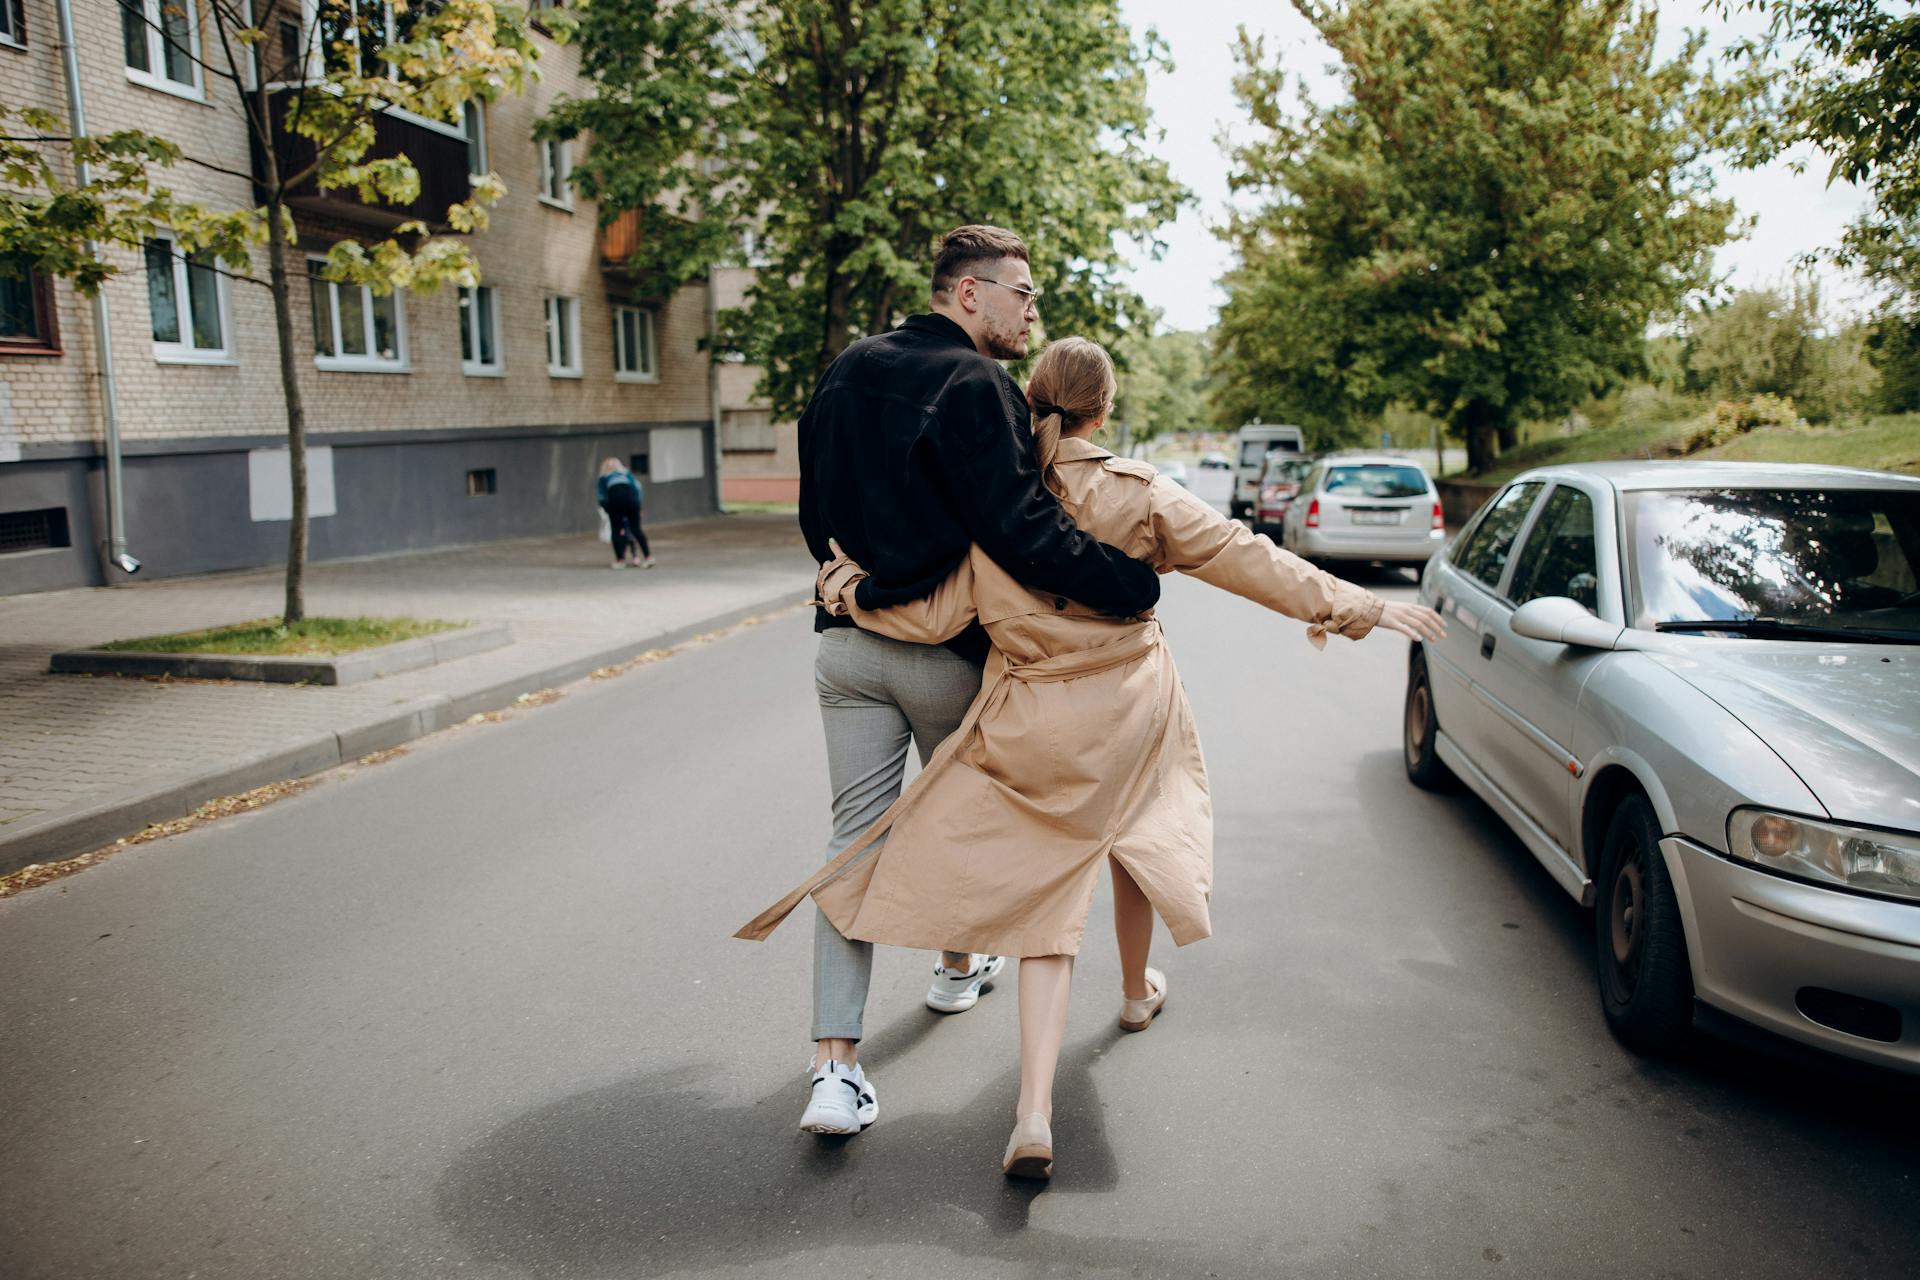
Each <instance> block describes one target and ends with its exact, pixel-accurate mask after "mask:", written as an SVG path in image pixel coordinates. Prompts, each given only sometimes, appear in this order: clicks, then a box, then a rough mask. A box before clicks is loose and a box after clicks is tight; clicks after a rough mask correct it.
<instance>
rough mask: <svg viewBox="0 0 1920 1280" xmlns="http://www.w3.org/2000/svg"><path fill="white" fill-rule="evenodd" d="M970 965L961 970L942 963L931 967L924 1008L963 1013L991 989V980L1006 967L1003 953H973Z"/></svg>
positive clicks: (937, 1011) (938, 1011)
mask: <svg viewBox="0 0 1920 1280" xmlns="http://www.w3.org/2000/svg"><path fill="white" fill-rule="evenodd" d="M971 958H972V961H973V965H972V967H971V968H969V969H968V970H967V971H966V972H964V973H962V972H960V971H958V970H955V969H948V968H945V967H943V966H941V965H935V966H934V967H933V985H932V986H930V987H928V988H927V1008H929V1009H931V1010H933V1011H934V1012H935V1013H964V1012H965V1011H966V1010H968V1009H971V1008H973V1006H974V1005H976V1004H979V1003H980V997H981V995H982V994H983V993H984V992H988V991H991V990H993V980H994V979H995V978H996V977H998V976H999V974H1000V971H1001V970H1002V969H1004V968H1006V967H1007V958H1006V957H1005V956H983V955H980V954H978V953H975V954H974V955H973V956H972V957H971Z"/></svg>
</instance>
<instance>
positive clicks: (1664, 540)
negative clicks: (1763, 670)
mask: <svg viewBox="0 0 1920 1280" xmlns="http://www.w3.org/2000/svg"><path fill="white" fill-rule="evenodd" d="M1626 518H1627V544H1628V547H1629V555H1630V556H1631V564H1630V566H1629V569H1628V573H1629V575H1630V578H1631V581H1632V584H1633V597H1634V626H1636V627H1642V628H1653V627H1658V626H1659V625H1660V624H1662V623H1667V624H1670V625H1674V624H1678V626H1684V625H1686V624H1689V623H1701V622H1749V623H1750V622H1752V621H1754V620H1756V619H1764V620H1768V621H1778V622H1782V623H1786V624H1799V625H1805V626H1809V627H1823V628H1844V629H1853V630H1859V631H1863V632H1880V633H1883V634H1884V633H1895V634H1906V633H1910V634H1911V635H1912V636H1913V638H1914V639H1915V640H1920V584H1917V583H1916V580H1915V579H1916V572H1915V569H1916V566H1920V492H1915V491H1906V490H1875V489H1700V490H1688V491H1679V492H1668V491H1648V492H1639V493H1629V494H1628V495H1626ZM1754 634H1762V633H1759V632H1755V633H1754ZM1766 634H1774V633H1766Z"/></svg>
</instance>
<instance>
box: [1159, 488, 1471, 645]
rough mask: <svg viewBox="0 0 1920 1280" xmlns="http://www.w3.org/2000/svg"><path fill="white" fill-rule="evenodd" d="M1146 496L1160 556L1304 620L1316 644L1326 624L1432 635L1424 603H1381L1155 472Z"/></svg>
mask: <svg viewBox="0 0 1920 1280" xmlns="http://www.w3.org/2000/svg"><path fill="white" fill-rule="evenodd" d="M1149 499H1150V502H1151V506H1152V520H1153V535H1154V541H1155V542H1156V544H1157V545H1158V547H1159V552H1160V562H1161V564H1162V565H1163V566H1164V567H1165V568H1168V569H1172V570H1177V571H1178V572H1180V573H1185V574H1189V575H1191V576H1192V577H1195V578H1198V579H1200V580H1201V581H1202V582H1206V583H1210V584H1212V585H1213V586H1216V587H1219V588H1221V589H1222V590H1224V591H1231V592H1233V593H1234V594H1235V595H1238V596H1245V597H1246V598H1247V599H1249V600H1252V601H1253V602H1254V603H1256V604H1261V605H1265V606H1266V607H1267V608H1269V609H1272V610H1273V611H1274V612H1276V613H1284V614H1286V615H1287V616H1288V617H1290V618H1299V619H1300V620H1301V621H1303V622H1307V623H1311V624H1312V625H1311V626H1310V627H1309V629H1308V631H1307V638H1308V639H1309V640H1311V641H1312V642H1313V643H1314V645H1315V646H1316V647H1319V646H1324V645H1325V644H1326V642H1327V641H1326V633H1327V632H1329V631H1331V632H1333V633H1335V634H1336V635H1343V636H1346V637H1348V638H1349V639H1352V640H1358V639H1360V638H1361V637H1362V636H1364V635H1366V634H1367V633H1368V632H1370V631H1372V630H1373V628H1374V627H1376V626H1385V627H1387V628H1389V629H1390V630H1393V631H1397V632H1399V633H1401V634H1402V635H1406V636H1411V637H1415V638H1418V639H1429V640H1432V639H1438V638H1439V636H1440V634H1441V624H1440V615H1439V614H1436V613H1434V612H1433V610H1431V609H1428V608H1426V607H1425V606H1424V605H1406V604H1389V603H1388V602H1387V601H1385V600H1383V599H1381V598H1380V597H1379V596H1376V595H1374V594H1373V592H1371V591H1368V590H1366V589H1365V588H1364V587H1357V586H1355V585H1354V584H1353V583H1351V582H1347V581H1345V580H1343V579H1340V578H1336V577H1334V576H1333V575H1332V574H1330V573H1327V572H1325V571H1324V570H1320V569H1316V568H1314V567H1313V566H1312V565H1310V564H1308V563H1307V562H1306V561H1305V560H1302V559H1301V558H1300V557H1299V556H1296V555H1294V554H1293V553H1292V552H1291V551H1283V550H1282V549H1280V548H1279V547H1276V546H1274V545H1273V543H1272V542H1271V541H1269V540H1268V539H1266V538H1262V537H1258V536H1256V535H1254V534H1253V533H1251V532H1249V531H1248V529H1247V527H1246V526H1245V525H1243V524H1241V523H1240V522H1239V521H1237V520H1229V519H1227V518H1226V517H1225V516H1223V515H1221V514H1220V513H1219V512H1218V511H1216V510H1214V508H1213V507H1212V506H1210V505H1209V504H1207V503H1205V502H1202V501H1201V500H1200V499H1199V498H1197V497H1195V496H1194V495H1193V494H1191V493H1189V492H1188V491H1187V490H1186V489H1183V488H1181V487H1180V486H1179V485H1177V484H1174V483H1173V482H1172V481H1171V480H1166V479H1158V478H1156V479H1155V480H1154V482H1153V485H1152V489H1151V492H1150V494H1149Z"/></svg>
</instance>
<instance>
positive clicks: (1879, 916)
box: [1405, 462, 1920, 1072]
mask: <svg viewBox="0 0 1920 1280" xmlns="http://www.w3.org/2000/svg"><path fill="white" fill-rule="evenodd" d="M1917 578H1920V478H1915V477H1907V476H1895V475H1888V474H1885V473H1881V472H1873V471H1857V470H1851V469H1846V468H1839V467H1812V466H1769V465H1757V464H1744V463H1708V462H1695V463H1690V462H1655V463H1597V464H1589V465H1579V466H1563V467H1546V468H1542V469H1539V470H1536V471H1530V472H1527V473H1526V474H1524V475H1521V476H1519V477H1517V478H1516V479H1515V480H1513V481H1512V482H1511V483H1510V484H1509V485H1508V486H1507V487H1506V488H1505V489H1504V490H1503V491H1502V492H1500V493H1499V494H1498V495H1496V496H1495V497H1494V498H1493V500H1492V501H1490V502H1488V503H1487V504H1486V505H1485V506H1484V507H1483V508H1481V510H1480V511H1479V512H1478V513H1477V514H1476V515H1475V516H1474V518H1473V519H1472V521H1470V522H1469V523H1468V524H1467V525H1466V527H1465V528H1463V529H1462V530H1461V532H1460V534H1459V536H1458V537H1457V538H1456V539H1455V540H1454V541H1453V542H1452V543H1451V544H1450V545H1449V546H1448V547H1447V548H1446V550H1445V551H1444V552H1443V553H1442V554H1441V555H1440V556H1438V557H1436V558H1435V559H1434V560H1433V562H1432V563H1431V564H1429V566H1428V567H1427V570H1426V572H1425V574H1424V575H1423V577H1422V580H1421V584H1420V595H1421V599H1422V600H1424V601H1425V602H1426V603H1428V604H1431V605H1432V606H1433V607H1434V608H1436V609H1438V610H1440V611H1441V612H1442V613H1443V614H1445V615H1447V637H1446V639H1445V640H1443V641H1441V642H1439V643H1437V644H1431V645H1416V646H1414V647H1413V650H1412V654H1411V657H1410V659H1409V668H1408V677H1407V699H1406V717H1405V725H1406V728H1405V749H1406V766H1407V774H1408V776H1409V777H1410V778H1412V779H1413V781H1414V782H1415V783H1417V784H1419V785H1421V786H1425V787H1436V786H1440V785H1442V784H1443V783H1445V782H1446V781H1447V780H1448V778H1449V777H1450V776H1452V777H1457V778H1459V779H1460V780H1461V781H1464V782H1465V783H1466V785H1467V786H1469V787H1470V788H1472V789H1473V790H1474V791H1475V792H1476V793H1478V794H1479V796H1480V797H1481V798H1482V799H1483V800H1485V801H1486V802H1487V804H1488V805H1490V806H1491V807H1492V808H1493V809H1494V811H1495V812H1496V813H1498V814H1499V815H1500V816H1501V818H1503V819H1504V820H1505V821H1506V822H1507V824H1508V825H1509V826H1511V827H1512V828H1513V830H1514V832H1515V833H1516V834H1517V835H1518V836H1519V838H1520V839H1521V840H1522V841H1523V842H1524V843H1525V844H1526V845H1527V847H1528V848H1529V849H1531V850H1532V851H1533V854H1534V856H1535V857H1537V858H1538V859H1539V860H1540V862H1541V863H1542V864H1543V865H1545V867H1546V869H1547V870H1548V872H1549V873H1551V875H1552V876H1553V878H1554V879H1555V880H1557V881H1558V882H1559V883H1560V885H1561V886H1562V887H1563V888H1564V889H1565V890H1566V891H1567V892H1568V893H1569V894H1571V895H1573V896H1574V897H1575V898H1577V899H1579V900H1580V902H1581V903H1582V904H1584V905H1587V906H1591V907H1592V908H1593V909H1594V915H1593V951H1594V961H1595V967H1596V969H1597V971H1598V976H1599V988H1600V1004H1601V1008H1602V1010H1603V1011H1604V1013H1605V1015H1606V1019H1607V1022H1608V1024H1609V1025H1610V1026H1611V1027H1612V1029H1613V1030H1614V1032H1615V1033H1616V1034H1617V1035H1618V1036H1619V1037H1620V1038H1621V1039H1622V1040H1623V1041H1625V1042H1626V1043H1627V1044H1629V1045H1632V1046H1633V1047H1635V1048H1638V1049H1642V1050H1646V1051H1653V1052H1657V1051H1660V1050H1663V1049H1670V1048H1673V1047H1675V1046H1676V1045H1677V1044H1678V1043H1680V1041H1681V1040H1682V1039H1683V1038H1684V1036H1685V1035H1686V1033H1687V1031H1688V1029H1689V1028H1690V1027H1691V1026H1692V1025H1693V1024H1694V1022H1695V1019H1696V1017H1698V1018H1699V1019H1700V1021H1701V1022H1702V1023H1703V1024H1717V1025H1719V1026H1721V1027H1723V1028H1728V1029H1736V1030H1737V1029H1739V1028H1741V1027H1742V1026H1743V1025H1746V1026H1755V1027H1760V1028H1763V1029H1764V1030H1766V1031H1770V1032H1774V1033H1777V1034H1778V1035H1780V1036H1785V1037H1788V1038H1790V1039H1792V1040H1795V1041H1799V1042H1802V1043H1803V1044H1807V1045H1812V1046H1815V1047H1817V1048H1820V1049H1824V1050H1828V1051H1831V1052H1833V1053H1837V1054H1842V1055H1845V1056H1847V1057H1850V1058H1855V1059H1860V1060H1862V1061H1866V1062H1871V1063H1877V1064H1880V1065H1882V1066H1887V1067H1892V1068H1896V1069H1899V1070H1903V1071H1909V1072H1920V581H1917V580H1916V579H1917Z"/></svg>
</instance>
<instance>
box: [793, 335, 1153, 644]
mask: <svg viewBox="0 0 1920 1280" xmlns="http://www.w3.org/2000/svg"><path fill="white" fill-rule="evenodd" d="M800 528H801V531H802V532H803V533H804V534H805V535H806V539H807V548H808V550H810V551H812V552H813V555H814V558H815V559H816V560H818V561H820V562H821V563H822V564H824V563H826V562H827V561H829V560H831V559H833V558H834V556H833V552H832V551H831V550H830V549H829V548H828V546H827V540H828V539H829V538H832V539H834V540H836V541H837V542H839V544H840V546H841V547H842V548H844V549H845V551H846V553H847V555H848V556H850V557H852V559H853V560H855V561H856V562H858V563H859V564H860V565H861V566H862V567H863V568H865V569H866V570H867V571H868V573H869V574H870V575H871V576H870V577H869V578H868V579H867V580H866V581H865V582H862V583H861V584H860V588H859V603H860V606H861V607H862V608H865V609H878V608H884V607H885V606H887V605H890V604H900V603H904V602H906V601H909V600H919V599H923V598H924V597H926V596H928V595H930V594H932V592H933V589H934V588H935V587H937V586H939V585H940V584H941V583H942V582H944V581H946V578H947V575H948V574H950V573H952V572H953V570H954V569H955V567H957V566H958V565H959V564H960V562H961V561H963V560H965V559H966V558H967V553H968V551H969V549H970V548H971V547H972V545H973V544H974V543H976V542H977V543H979V544H980V548H981V550H983V551H985V552H986V553H987V554H988V555H989V556H991V557H992V558H993V560H994V561H995V563H997V564H999V565H1000V566H1001V567H1002V568H1003V569H1005V570H1006V571H1007V572H1008V573H1009V574H1011V575H1012V576H1013V577H1014V578H1015V579H1017V580H1019V581H1020V582H1022V583H1024V584H1025V585H1027V586H1029V587H1034V588H1037V589H1039V590H1041V591H1051V592H1055V593H1057V594H1058V595H1060V596H1063V597H1066V598H1068V599H1072V600H1077V601H1079V602H1080V603H1082V604H1085V605H1088V606H1091V607H1092V608H1095V609H1098V610H1100V611H1101V612H1102V613H1110V614H1113V615H1115V616H1117V617H1129V616H1132V615H1134V614H1138V613H1143V612H1145V611H1146V610H1148V609H1151V608H1152V607H1153V606H1154V604H1155V603H1156V602H1157V601H1158V600H1159V599H1160V579H1159V576H1158V575H1157V574H1156V573H1155V572H1154V570H1153V568H1152V567H1151V566H1149V565H1147V564H1143V563H1142V562H1140V561H1138V560H1134V559H1132V558H1131V557H1129V556H1128V555H1127V554H1126V553H1125V552H1123V551H1120V550H1119V549H1117V548H1115V547H1111V546H1108V545H1107V544H1106V543H1103V542H1100V541H1098V540H1097V539H1094V538H1091V537H1089V536H1087V535H1086V534H1084V533H1082V532H1081V531H1080V530H1079V529H1078V528H1077V527H1076V526H1075V525H1074V523H1073V521H1072V520H1070V519H1069V518H1068V517H1067V514H1066V512H1065V511H1063V510H1061V508H1060V504H1059V502H1058V501H1056V500H1055V499H1054V496H1053V495H1052V494H1051V493H1049V492H1047V489H1046V486H1045V485H1043V484H1042V483H1041V479H1040V469H1039V467H1038V466H1037V465H1036V463H1035V461H1034V456H1033V426H1032V418H1031V414H1030V411H1029V409H1028V407H1027V398H1026V396H1025V395H1024V394H1022V393H1021V390H1020V387H1019V384H1017V383H1015V382H1014V380H1013V379H1012V378H1011V377H1009V376H1008V374H1007V371H1006V370H1005V369H1003V368H1001V367H1000V366H999V364H997V363H995V362H994V361H993V360H991V359H989V358H987V357H986V356H984V355H982V354H980V352H979V350H978V349H976V348H975V347H974V345H973V340H972V339H971V338H969V337H968V336H967V332H966V330H964V329H962V328H961V327H960V326H959V325H958V324H955V323H954V322H953V321H952V320H949V319H947V318H946V317H945V316H941V315H916V316H909V317H908V318H907V320H906V322H905V323H903V324H902V325H901V326H900V327H899V328H897V329H894V330H891V331H889V332H887V333H880V334H874V335H873V336H871V337H867V338H862V339H860V340H859V341H858V342H855V343H854V344H853V345H852V346H850V347H848V348H847V349H846V350H845V351H843V352H841V353H840V355H839V357H838V358H837V359H836V360H835V361H834V362H833V364H832V366H831V367H829V368H828V370H827V372H826V374H825V376H823V377H822V378H821V379H820V385H819V386H817V387H816V388H814V392H813V398H812V400H810V401H809V402H808V404H807V408H806V411H805V412H804V413H802V414H801V415H800ZM848 622H849V620H848V619H847V618H833V617H829V616H828V615H827V613H826V611H825V610H820V611H818V613H817V615H816V617H815V619H814V629H815V630H816V631H824V630H826V629H827V628H829V627H835V626H845V625H848ZM953 647H954V648H956V649H958V650H959V651H961V652H963V653H966V654H968V656H971V657H974V658H976V660H980V659H984V657H985V652H986V643H985V637H984V635H983V634H982V633H980V632H979V631H978V630H977V629H976V630H975V631H974V632H973V633H972V634H971V635H970V636H969V637H966V638H963V639H962V640H961V641H959V642H956V643H955V644H954V646H953Z"/></svg>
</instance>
